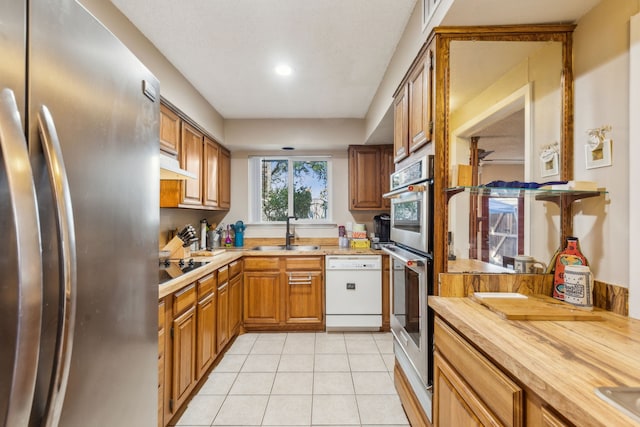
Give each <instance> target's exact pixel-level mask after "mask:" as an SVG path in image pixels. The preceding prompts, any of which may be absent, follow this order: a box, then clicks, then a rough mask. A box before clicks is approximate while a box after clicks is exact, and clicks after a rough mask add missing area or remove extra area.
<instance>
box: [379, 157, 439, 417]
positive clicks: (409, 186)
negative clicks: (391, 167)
mask: <svg viewBox="0 0 640 427" xmlns="http://www.w3.org/2000/svg"><path fill="white" fill-rule="evenodd" d="M432 165H433V157H432V156H428V157H427V156H425V157H422V158H420V159H418V160H417V161H416V162H414V163H412V164H410V165H408V166H407V167H405V168H403V169H401V170H399V171H397V172H395V173H394V174H392V175H391V191H390V192H389V193H387V194H385V197H388V198H390V199H391V240H392V241H393V243H392V244H390V245H385V246H383V250H384V251H385V252H386V253H387V254H389V255H390V260H391V269H390V275H391V277H390V282H391V295H390V297H391V331H392V333H393V337H394V352H395V355H396V359H397V361H398V363H399V364H400V366H401V367H402V369H403V371H404V373H405V375H406V377H407V379H408V380H409V382H410V384H411V386H412V388H413V390H414V392H415V394H416V397H417V398H418V400H419V401H420V403H421V404H422V406H423V408H424V409H425V412H426V413H427V415H428V416H429V418H431V401H432V384H433V367H432V351H433V313H432V312H431V310H430V309H429V308H428V306H427V299H428V295H431V294H433V243H432V242H433V239H432V235H433V220H432V218H433V174H432V171H433V166H432Z"/></svg>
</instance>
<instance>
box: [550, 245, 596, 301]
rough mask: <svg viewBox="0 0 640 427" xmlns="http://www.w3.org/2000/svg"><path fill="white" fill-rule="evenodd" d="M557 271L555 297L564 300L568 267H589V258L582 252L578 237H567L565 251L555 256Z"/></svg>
mask: <svg viewBox="0 0 640 427" xmlns="http://www.w3.org/2000/svg"><path fill="white" fill-rule="evenodd" d="M554 265H555V270H554V273H553V297H554V298H556V299H559V300H564V269H565V267H566V266H567V265H588V263H587V258H586V257H585V256H584V255H582V252H580V243H579V242H578V238H577V237H567V245H566V247H565V249H564V250H562V251H560V252H559V253H558V254H557V256H555V263H554Z"/></svg>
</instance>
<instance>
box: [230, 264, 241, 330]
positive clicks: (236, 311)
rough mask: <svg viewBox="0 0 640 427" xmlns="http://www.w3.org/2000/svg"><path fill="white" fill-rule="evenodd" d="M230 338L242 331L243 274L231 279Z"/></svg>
mask: <svg viewBox="0 0 640 427" xmlns="http://www.w3.org/2000/svg"><path fill="white" fill-rule="evenodd" d="M228 314H229V336H230V337H232V336H234V335H236V334H238V332H239V331H240V325H241V324H242V274H237V275H235V276H234V277H232V278H231V279H229V313H228Z"/></svg>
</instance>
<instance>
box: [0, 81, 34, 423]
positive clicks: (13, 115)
mask: <svg viewBox="0 0 640 427" xmlns="http://www.w3.org/2000/svg"><path fill="white" fill-rule="evenodd" d="M0 150H1V151H0V157H1V158H2V161H3V163H4V168H5V171H6V180H7V185H8V188H9V198H10V202H11V207H12V211H13V221H14V223H13V226H14V228H15V236H16V243H17V247H16V249H17V279H18V289H17V304H18V307H17V309H18V310H17V319H16V325H17V329H16V347H15V354H14V358H15V359H14V361H13V376H12V379H11V393H10V394H9V396H10V398H9V402H8V408H7V412H6V418H5V425H8V426H26V425H27V424H28V422H29V416H30V414H31V406H32V404H33V397H34V391H35V385H36V376H37V371H38V358H39V356H40V329H41V327H42V244H41V240H40V220H39V216H38V202H37V197H36V190H35V185H34V181H33V173H32V171H31V164H30V163H29V153H28V150H27V143H26V139H25V136H24V132H23V130H22V123H21V120H20V113H19V110H18V105H17V104H16V99H15V96H14V94H13V92H12V91H11V90H9V89H2V91H0Z"/></svg>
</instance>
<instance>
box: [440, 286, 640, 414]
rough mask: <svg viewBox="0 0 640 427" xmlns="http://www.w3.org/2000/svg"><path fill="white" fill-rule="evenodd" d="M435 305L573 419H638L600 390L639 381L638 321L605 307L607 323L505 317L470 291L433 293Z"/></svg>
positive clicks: (497, 360)
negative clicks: (447, 294) (457, 294)
mask: <svg viewBox="0 0 640 427" xmlns="http://www.w3.org/2000/svg"><path fill="white" fill-rule="evenodd" d="M429 306H430V307H432V308H433V309H434V310H435V312H436V313H437V314H438V315H439V316H440V317H442V318H443V319H444V320H445V321H446V322H447V323H449V324H450V325H451V326H453V328H455V329H456V330H458V332H460V333H461V334H462V335H464V336H465V337H466V338H467V339H468V340H469V341H470V342H472V343H473V344H474V345H475V346H476V347H477V348H478V349H479V350H480V351H482V352H483V353H484V354H486V355H487V356H488V357H489V358H490V359H492V360H493V361H494V362H495V363H496V364H497V365H499V366H500V367H501V368H502V369H503V371H504V372H505V373H507V374H508V375H509V376H511V377H512V378H514V379H515V380H516V381H518V382H519V383H520V384H521V385H523V386H524V387H525V388H526V389H528V390H527V391H531V392H533V393H534V394H536V395H538V396H539V397H541V398H542V399H543V400H544V401H546V402H548V403H549V404H550V405H551V406H553V407H554V408H555V410H556V411H558V412H559V413H561V414H562V415H563V416H565V417H566V418H567V419H568V420H570V421H571V422H572V423H574V424H575V425H578V426H586V425H590V426H614V425H615V426H638V425H640V424H639V423H636V422H634V421H633V420H632V419H631V418H629V417H628V416H626V415H625V414H623V413H622V412H620V411H618V410H617V409H615V408H614V407H613V406H611V405H610V404H609V403H607V402H605V401H604V400H602V399H601V398H599V397H598V396H596V394H595V393H594V389H595V388H596V387H601V386H628V387H638V386H640V321H638V320H634V319H629V318H627V317H623V316H619V315H616V314H612V313H609V312H606V311H598V314H601V315H602V317H603V318H604V320H602V321H515V320H503V319H502V318H500V317H499V316H498V315H497V314H496V313H494V312H492V311H490V310H489V309H488V308H486V307H484V306H482V305H480V304H478V303H476V302H474V301H473V300H471V299H470V298H468V297H465V298H451V297H430V298H429Z"/></svg>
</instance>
